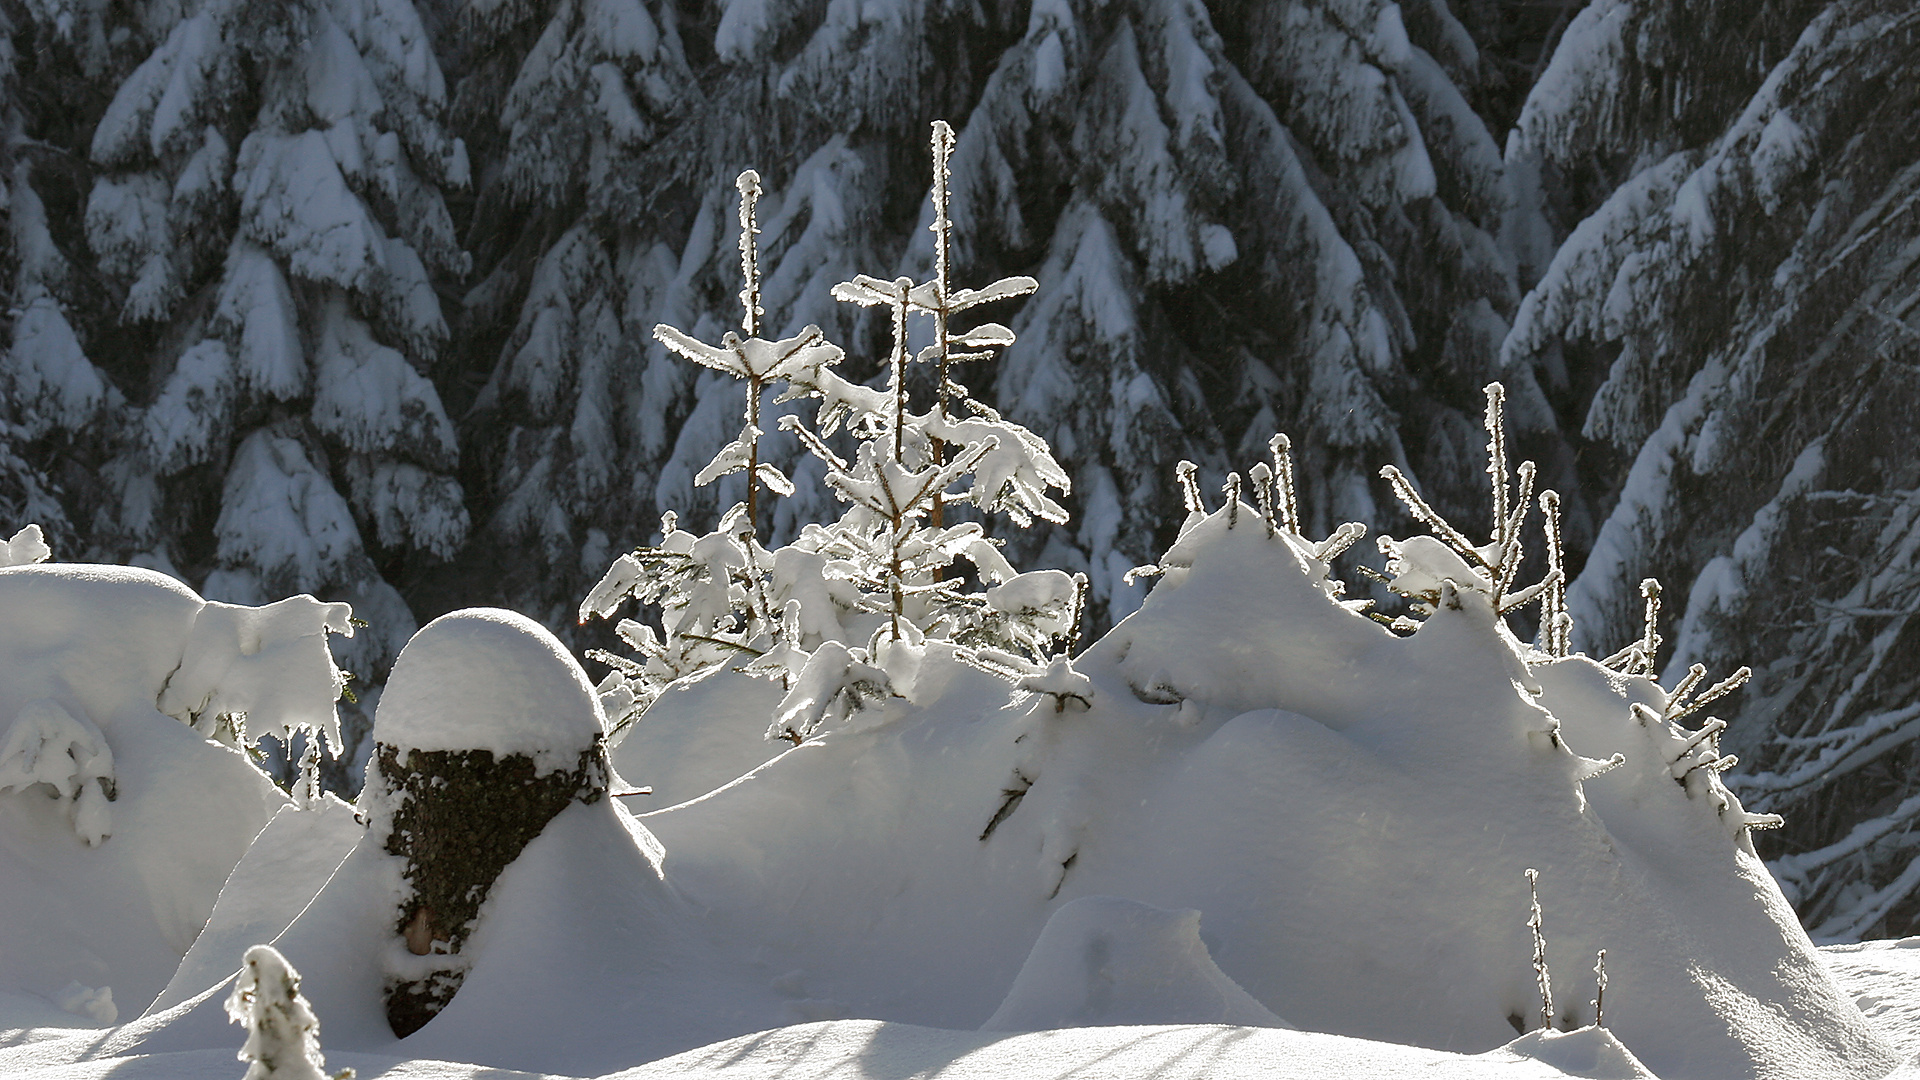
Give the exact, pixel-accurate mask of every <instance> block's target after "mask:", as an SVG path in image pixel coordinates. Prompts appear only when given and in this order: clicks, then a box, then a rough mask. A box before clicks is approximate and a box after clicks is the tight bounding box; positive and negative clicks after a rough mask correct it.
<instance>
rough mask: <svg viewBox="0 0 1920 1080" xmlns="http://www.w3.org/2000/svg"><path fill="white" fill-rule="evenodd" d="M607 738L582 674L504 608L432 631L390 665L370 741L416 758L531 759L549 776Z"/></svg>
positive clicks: (528, 622)
mask: <svg viewBox="0 0 1920 1080" xmlns="http://www.w3.org/2000/svg"><path fill="white" fill-rule="evenodd" d="M602 731H603V723H602V719H601V711H600V699H599V696H598V695H597V694H595V693H594V690H593V686H592V684H591V683H589V682H588V681H587V675H586V672H584V671H582V670H581V668H580V665H579V663H578V662H577V661H575V660H574V658H573V656H572V655H571V654H569V653H568V652H567V649H566V646H564V645H562V644H560V640H559V639H558V638H556V637H554V636H553V635H552V634H551V633H549V632H548V631H547V629H546V627H543V626H541V625H540V624H539V623H536V622H534V621H533V620H532V619H529V618H527V617H526V616H524V615H521V614H518V613H516V612H512V611H505V610H502V609H500V608H467V609H465V610H462V611H455V612H452V613H450V614H447V615H442V616H440V617H439V618H437V619H435V620H433V621H432V622H430V623H428V624H427V625H426V626H424V627H422V628H421V629H420V632H419V633H417V634H415V635H414V636H413V639H412V640H411V641H409V642H407V647H406V648H404V649H402V650H401V651H400V658H399V659H398V660H396V661H394V665H393V674H392V675H391V676H390V677H389V678H388V679H387V688H386V690H385V692H383V693H382V694H381V697H380V707H379V713H378V716H377V718H376V721H375V723H374V728H373V736H374V739H375V740H376V741H377V742H379V743H381V744H383V745H385V746H390V747H392V748H393V749H394V750H396V751H398V752H399V753H400V755H401V757H402V760H403V761H404V760H405V756H406V754H407V753H408V752H410V751H413V750H488V751H491V752H492V753H493V755H494V757H495V758H496V759H498V758H504V757H506V756H508V755H511V754H525V755H527V756H528V757H531V758H532V759H533V761H534V765H535V767H536V768H537V769H538V771H539V772H540V773H541V774H542V775H545V774H547V773H550V772H554V771H556V770H560V769H571V768H575V767H577V766H578V765H579V764H580V755H581V753H582V752H584V751H586V750H589V749H591V748H592V747H593V745H594V742H595V740H597V739H599V738H600V736H601V733H602Z"/></svg>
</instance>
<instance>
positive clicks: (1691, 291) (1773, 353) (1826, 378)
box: [1505, 0, 1920, 939]
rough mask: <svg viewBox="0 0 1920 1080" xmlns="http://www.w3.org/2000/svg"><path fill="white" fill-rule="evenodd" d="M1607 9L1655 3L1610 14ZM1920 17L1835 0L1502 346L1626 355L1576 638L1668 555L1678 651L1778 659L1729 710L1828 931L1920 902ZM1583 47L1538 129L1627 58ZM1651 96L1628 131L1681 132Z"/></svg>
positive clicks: (1575, 262) (1538, 119)
mask: <svg viewBox="0 0 1920 1080" xmlns="http://www.w3.org/2000/svg"><path fill="white" fill-rule="evenodd" d="M1655 8H1658V9H1659V10H1662V11H1664V10H1667V7H1666V6H1659V5H1649V6H1647V10H1648V11H1652V10H1654V9H1655ZM1603 9H1605V10H1614V11H1615V14H1614V15H1613V16H1612V17H1613V18H1615V19H1619V20H1627V19H1629V16H1632V17H1635V18H1642V19H1645V18H1651V17H1652V16H1651V15H1647V14H1645V13H1644V12H1640V8H1639V7H1638V6H1635V5H1620V4H1614V5H1606V4H1601V5H1596V6H1595V7H1594V8H1593V9H1590V11H1592V12H1601V13H1602V14H1604V13H1605V12H1604V11H1603ZM1616 9H1617V10H1616ZM1796 10H1797V9H1796ZM1783 17H1784V16H1783ZM1582 18H1583V19H1585V18H1587V16H1584V15H1583V17H1582ZM1596 18H1598V16H1596ZM1916 19H1920V16H1916V14H1915V12H1914V11H1913V10H1912V8H1911V6H1910V5H1905V4H1897V3H1886V2H1867V0H1853V2H1839V3H1829V4H1825V5H1819V6H1818V11H1817V14H1815V15H1814V16H1813V17H1811V19H1810V20H1806V21H1805V28H1804V30H1803V31H1801V32H1800V33H1799V34H1798V39H1797V41H1795V42H1793V44H1792V47H1791V49H1790V50H1784V55H1776V56H1774V57H1770V59H1772V60H1775V61H1777V62H1774V63H1772V65H1771V68H1770V70H1768V71H1767V73H1766V75H1765V78H1764V81H1761V82H1760V83H1759V85H1758V86H1757V88H1755V89H1753V90H1752V93H1751V96H1750V97H1749V98H1748V99H1746V100H1745V101H1744V102H1743V103H1741V104H1740V105H1739V107H1738V109H1737V111H1732V110H1729V111H1728V112H1727V113H1726V114H1725V115H1724V117H1723V120H1722V127H1721V128H1720V129H1719V130H1717V131H1715V132H1714V133H1713V134H1712V135H1711V137H1709V138H1706V139H1704V140H1702V141H1700V142H1698V143H1694V144H1687V143H1684V142H1680V143H1668V144H1667V146H1668V147H1669V148H1670V149H1671V152H1670V153H1667V154H1666V156H1664V157H1660V156H1652V155H1650V156H1648V157H1647V158H1645V159H1644V160H1643V162H1642V165H1643V167H1641V168H1640V169H1639V170H1638V171H1637V172H1634V173H1633V175H1632V176H1631V178H1629V179H1627V180H1626V181H1625V182H1624V183H1622V184H1621V185H1620V186H1619V187H1618V189H1616V190H1615V191H1613V193H1612V194H1611V195H1609V196H1608V197H1607V198H1606V200H1605V202H1604V203H1603V204H1601V205H1600V207H1599V208H1598V209H1597V210H1595V211H1594V212H1593V214H1592V215H1591V216H1589V217H1588V218H1587V219H1586V220H1584V221H1582V222H1581V223H1580V224H1579V226H1578V227H1577V228H1575V229H1574V230H1573V232H1572V234H1571V235H1570V236H1569V237H1568V239H1567V241H1566V242H1565V243H1564V244H1563V245H1562V246H1561V247H1560V248H1559V250H1558V251H1557V252H1556V254H1555V255H1554V257H1553V260H1552V262H1551V264H1550V265H1549V266H1548V267H1547V268H1546V271H1545V273H1544V275H1543V276H1542V278H1541V280H1540V282H1539V284H1538V285H1537V286H1536V287H1535V288H1534V290H1533V291H1532V292H1531V293H1530V294H1529V295H1528V296H1527V298H1526V300H1525V301H1524V303H1523V305H1522V307H1521V309H1520V313H1519V315H1518V317H1517V319H1516V322H1515V327H1514V332H1513V335H1512V337H1511V338H1510V339H1509V340H1508V342H1507V344H1506V347H1505V348H1506V360H1507V362H1508V363H1509V364H1510V365H1512V366H1513V367H1514V368H1515V369H1520V368H1524V367H1527V366H1529V365H1537V366H1544V367H1548V368H1550V367H1552V366H1553V365H1554V364H1557V363H1559V362H1560V358H1561V357H1565V358H1566V359H1567V362H1568V365H1569V367H1570V368H1571V367H1574V366H1575V365H1576V363H1594V362H1600V363H1603V364H1604V365H1605V372H1604V377H1603V378H1599V381H1598V387H1597V390H1595V391H1593V392H1592V393H1591V395H1590V396H1589V398H1588V400H1587V401H1586V402H1584V416H1575V417H1574V418H1573V419H1574V421H1575V422H1578V423H1582V424H1583V426H1584V434H1585V436H1586V437H1588V438H1591V439H1594V440H1596V441H1599V442H1603V443H1605V444H1607V445H1610V446H1612V447H1613V448H1615V449H1616V450H1617V451H1618V452H1619V453H1620V454H1622V455H1625V456H1626V457H1627V459H1628V460H1630V461H1631V468H1630V469H1628V470H1625V476H1624V484H1623V486H1622V487H1620V489H1619V495H1618V499H1617V502H1616V504H1615V505H1614V507H1613V510H1612V515H1611V517H1610V519H1609V520H1608V522H1607V524H1606V526H1605V527H1604V528H1603V529H1602V530H1601V532H1600V534H1599V537H1598V540H1597V542H1596V544H1595V546H1594V550H1593V554H1592V556H1591V557H1590V558H1589V559H1588V560H1587V562H1586V566H1585V569H1584V570H1583V571H1582V572H1581V574H1580V575H1579V577H1578V579H1577V580H1576V581H1575V582H1574V583H1573V584H1572V586H1571V588H1570V590H1569V594H1568V605H1569V609H1570V611H1571V613H1572V615H1573V617H1574V622H1575V638H1574V640H1575V642H1576V643H1578V642H1581V641H1594V640H1618V639H1619V638H1621V637H1625V636H1627V635H1628V634H1629V633H1630V632H1631V631H1630V629H1629V628H1630V627H1631V626H1632V625H1633V623H1634V622H1635V621H1637V620H1638V619H1639V618H1640V612H1639V611H1638V608H1639V606H1640V602H1639V598H1638V597H1635V596H1633V595H1632V593H1631V591H1630V590H1628V589H1626V588H1624V587H1623V586H1624V585H1625V584H1627V583H1630V582H1631V581H1633V580H1637V579H1638V578H1640V577H1642V576H1646V575H1649V574H1652V575H1657V576H1659V577H1661V578H1663V579H1664V580H1667V581H1669V582H1674V583H1676V584H1678V585H1680V586H1682V589H1680V590H1677V591H1676V594H1675V595H1676V596H1679V597H1684V600H1682V601H1680V602H1678V603H1675V604H1672V605H1670V607H1671V609H1672V610H1674V611H1675V613H1676V618H1675V619H1674V622H1673V625H1672V627H1671V628H1670V630H1669V633H1668V637H1669V638H1670V639H1671V640H1672V642H1673V645H1672V648H1671V650H1670V651H1666V652H1663V653H1662V654H1661V656H1662V660H1663V664H1664V667H1665V669H1666V671H1667V672H1668V673H1669V675H1670V676H1671V677H1678V676H1679V673H1681V672H1685V671H1687V670H1688V669H1689V668H1690V666H1691V665H1693V664H1696V663H1705V664H1707V665H1708V666H1713V667H1724V666H1731V665H1732V663H1733V662H1735V661H1737V660H1739V659H1741V658H1749V659H1751V660H1753V661H1754V662H1755V665H1756V673H1755V676H1754V679H1753V683H1752V684H1751V686H1750V687H1749V688H1748V689H1747V691H1746V692H1745V696H1744V699H1743V700H1742V701H1741V703H1740V707H1739V711H1738V714H1737V716H1735V717H1734V719H1733V721H1732V723H1731V725H1730V727H1729V728H1728V730H1727V733H1726V736H1725V741H1726V743H1727V746H1728V748H1729V749H1732V750H1736V751H1738V753H1739V755H1740V756H1741V757H1742V758H1744V759H1745V760H1746V765H1745V767H1744V768H1743V769H1742V770H1741V771H1739V772H1735V773H1731V774H1729V776H1728V782H1729V784H1730V786H1731V787H1732V788H1733V789H1734V790H1736V791H1738V792H1739V793H1740V794H1741V796H1742V798H1743V799H1744V800H1745V801H1746V802H1748V803H1749V804H1750V805H1752V806H1753V807H1754V808H1755V809H1759V810H1770V811H1778V812H1781V813H1783V814H1784V815H1785V816H1786V818H1787V827H1786V828H1785V830H1784V831H1782V832H1780V833H1777V834H1773V836H1774V837H1775V838H1776V839H1773V840H1772V841H1771V842H1770V843H1769V844H1768V845H1767V847H1766V849H1765V850H1766V853H1767V854H1768V855H1769V857H1771V858H1772V859H1773V864H1772V865H1773V867H1774V871H1775V874H1776V876H1778V877H1779V878H1780V880H1781V882H1782V884H1783V886H1784V887H1785V889H1786V891H1787V894H1788V896H1789V897H1790V898H1792V899H1793V900H1794V901H1795V903H1796V904H1797V905H1798V907H1799V910H1800V913H1801V915H1802V918H1803V919H1804V920H1805V921H1806V922H1807V925H1808V926H1809V927H1810V928H1811V930H1812V932H1813V933H1814V935H1815V936H1816V937H1821V938H1831V939H1844V938H1851V937H1858V936H1861V935H1867V934H1899V933H1907V932H1911V930H1912V929H1913V928H1914V927H1915V926H1916V925H1917V923H1916V918H1917V917H1920V841H1916V840H1915V839H1914V836H1915V834H1914V833H1913V830H1912V828H1911V825H1912V823H1913V822H1914V821H1915V820H1916V819H1920V795H1917V794H1916V788H1915V786H1914V779H1913V777H1914V775H1915V762H1916V757H1915V755H1916V754H1917V753H1920V745H1916V740H1920V719H1916V713H1915V709H1914V707H1913V705H1912V698H1913V692H1914V676H1913V672H1914V671H1915V670H1916V665H1917V663H1920V658H1917V657H1916V653H1915V649H1916V638H1915V633H1914V629H1913V628H1912V627H1911V626H1910V611H1911V610H1912V609H1913V607H1914V603H1915V600H1916V597H1920V567H1916V565H1915V563H1914V558H1913V553H1914V550H1915V547H1916V541H1917V540H1920V533H1916V532H1915V527H1916V525H1917V524H1920V505H1916V504H1915V502H1914V497H1913V495H1912V492H1913V490H1914V489H1915V486H1916V483H1915V481H1916V477H1915V474H1914V464H1913V462H1912V461H1911V460H1910V459H1911V455H1908V454H1904V453H1901V452H1899V451H1898V450H1896V449H1893V448H1897V447H1902V446H1905V445H1907V444H1908V443H1910V442H1911V441H1912V440H1913V439H1914V437H1915V436H1916V434H1920V432H1916V431H1915V430H1914V423H1913V417H1912V415H1911V414H1912V410H1911V408H1910V407H1909V403H1910V402H1911V401H1912V400H1913V397H1914V395H1915V394H1916V393H1920V386H1915V385H1913V378H1912V371H1913V358H1914V356H1915V341H1916V339H1917V338H1920V333H1916V329H1915V327H1916V322H1915V318H1914V314H1913V313H1914V309H1915V302H1916V299H1920V277H1916V273H1915V262H1914V260H1913V258H1912V255H1911V247H1912V245H1913V243H1914V241H1915V238H1916V235H1920V233H1917V232H1916V229H1917V228H1920V227H1917V226H1916V225H1915V224H1914V223H1913V222H1912V221H1911V220H1910V216H1909V214H1908V213H1907V211H1906V207H1907V206H1908V205H1909V204H1910V203H1911V201H1912V199H1913V198H1914V174H1915V163H1916V161H1920V142H1916V139H1915V135H1914V132H1913V130H1912V125H1911V123H1910V122H1909V118H1910V117H1911V115H1912V112H1913V110H1914V108H1915V107H1916V104H1920V102H1917V101H1916V98H1915V91H1914V88H1913V86H1912V85H1911V81H1910V80H1908V79H1906V78H1905V77H1904V75H1903V73H1904V72H1906V71H1909V70H1911V68H1912V65H1913V64H1914V63H1915V62H1916V61H1917V60H1920V55H1916V52H1915V40H1916V39H1915V34H1914V30H1915V23H1916ZM1608 25H1612V24H1604V25H1599V26H1596V27H1589V28H1588V32H1589V33H1598V32H1599V31H1600V29H1604V28H1605V26H1608ZM1637 25H1638V24H1637V23H1632V22H1631V21H1628V22H1625V23H1622V25H1621V26H1620V27H1615V28H1614V29H1615V30H1617V31H1618V33H1619V34H1620V35H1623V36H1622V37H1621V38H1620V40H1621V41H1624V42H1628V43H1631V44H1632V47H1633V48H1636V49H1637V48H1646V47H1651V46H1648V45H1647V44H1646V43H1647V42H1649V41H1663V39H1662V38H1660V36H1659V35H1651V34H1648V33H1642V32H1640V31H1638V30H1635V29H1634V27H1635V26H1637ZM1609 32H1612V31H1609ZM1574 40H1575V35H1574V34H1573V32H1572V31H1569V42H1572V41H1574ZM1689 42H1691V43H1689ZM1659 47H1660V48H1663V49H1667V50H1675V49H1684V48H1700V47H1704V46H1703V45H1702V43H1701V42H1698V41H1691V39H1676V40H1675V41H1673V42H1663V44H1661V45H1660V46H1659ZM1570 48H1571V45H1563V46H1562V51H1561V55H1560V56H1559V57H1557V58H1556V60H1555V62H1554V70H1555V71H1557V72H1559V73H1560V75H1553V72H1550V75H1553V77H1552V78H1549V79H1544V80H1543V82H1542V86H1541V89H1540V91H1539V92H1538V93H1537V95H1536V100H1535V101H1534V102H1533V103H1530V104H1529V107H1528V118H1525V119H1523V122H1522V127H1521V136H1520V139H1519V140H1518V141H1519V143H1520V145H1521V146H1522V147H1526V148H1531V149H1533V150H1534V151H1536V152H1539V153H1542V154H1553V153H1558V152H1560V151H1559V150H1558V149H1556V147H1557V146H1560V145H1562V144H1563V143H1564V142H1565V140H1567V139H1572V138H1575V136H1572V135H1566V134H1557V133H1563V132H1576V131H1581V130H1586V124H1585V119H1584V114H1582V113H1580V112H1579V107H1576V106H1575V105H1574V104H1573V103H1574V102H1578V101H1584V100H1586V99H1581V98H1570V97H1567V96H1565V95H1563V94H1562V95H1558V96H1556V94H1555V93H1554V92H1552V87H1554V86H1561V85H1562V84H1563V83H1564V82H1565V80H1566V79H1571V78H1573V75H1574V74H1579V73H1580V72H1582V71H1584V70H1586V69H1585V68H1583V67H1582V65H1589V66H1591V67H1593V68H1594V70H1596V71H1603V70H1604V65H1605V64H1606V63H1618V62H1619V56H1618V55H1617V54H1606V55H1605V56H1602V57H1600V58H1597V59H1596V58H1592V57H1589V56H1587V55H1586V54H1583V53H1570V52H1569V51H1568V50H1569V49H1570ZM1569 73H1572V74H1569ZM1562 76H1564V78H1563V77H1562ZM1583 77H1585V76H1583ZM1599 81H1600V82H1608V83H1609V84H1610V80H1609V79H1607V78H1600V79H1599ZM1570 109H1571V110H1573V111H1571V112H1570V111H1569V110H1570ZM1630 119H1631V118H1630V117H1627V116H1624V115H1623V117H1622V119H1621V120H1620V124H1622V125H1624V127H1625V133H1624V134H1622V135H1619V136H1617V138H1620V139H1626V140H1628V142H1629V143H1631V142H1632V140H1634V139H1640V140H1644V143H1645V145H1648V146H1652V145H1655V144H1657V143H1659V142H1660V141H1661V139H1660V136H1661V134H1662V133H1663V132H1664V131H1665V129H1664V128H1660V127H1657V126H1656V127H1655V128H1653V129H1650V130H1637V129H1635V128H1634V126H1633V124H1632V123H1630V122H1629V121H1630ZM1556 140H1559V141H1558V142H1557V141H1556ZM1623 145H1625V144H1623ZM1597 370H1598V369H1596V371H1597ZM1596 377H1598V376H1596ZM1602 482H1604V480H1603V481H1602Z"/></svg>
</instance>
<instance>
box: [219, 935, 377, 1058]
mask: <svg viewBox="0 0 1920 1080" xmlns="http://www.w3.org/2000/svg"><path fill="white" fill-rule="evenodd" d="M227 1016H228V1017H229V1018H231V1019H232V1020H233V1022H234V1023H236V1024H244V1025H246V1028H247V1041H246V1043H245V1044H244V1045H243V1046H241V1048H240V1053H239V1058H240V1060H241V1061H244V1062H246V1063H247V1075H246V1080H353V1070H352V1069H342V1070H340V1071H339V1072H336V1073H328V1072H327V1071H326V1068H327V1063H326V1058H324V1057H323V1056H321V1053H320V1021H319V1020H318V1019H317V1018H316V1017H315V1016H314V1015H313V1006H312V1005H310V1004H308V1002H307V999H306V998H305V997H303V996H301V994H300V973H299V972H297V971H295V970H293V965H292V964H289V963H287V958H286V957H284V956H282V955H280V951H279V950H278V949H275V948H274V947H273V946H271V945H255V946H254V947H252V948H251V949H248V950H247V955H246V962H245V964H244V965H243V966H242V967H241V969H240V975H239V977H238V978H237V979H235V980H234V984H233V993H232V994H230V995H228V997H227Z"/></svg>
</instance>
